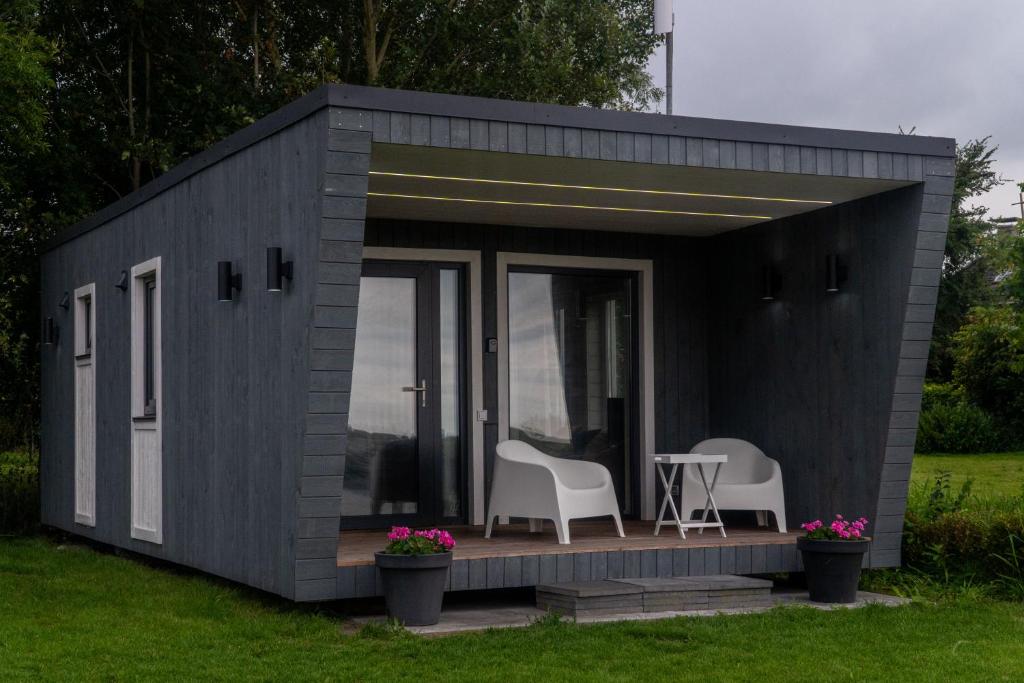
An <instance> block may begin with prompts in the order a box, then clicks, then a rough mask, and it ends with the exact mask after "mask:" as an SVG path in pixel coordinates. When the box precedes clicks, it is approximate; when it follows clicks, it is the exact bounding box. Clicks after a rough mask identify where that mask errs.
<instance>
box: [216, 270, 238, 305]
mask: <svg viewBox="0 0 1024 683" xmlns="http://www.w3.org/2000/svg"><path fill="white" fill-rule="evenodd" d="M235 290H238V291H239V292H241V291H242V274H241V273H233V272H231V261H217V301H232V300H233V299H234V298H235V297H234V291H235Z"/></svg>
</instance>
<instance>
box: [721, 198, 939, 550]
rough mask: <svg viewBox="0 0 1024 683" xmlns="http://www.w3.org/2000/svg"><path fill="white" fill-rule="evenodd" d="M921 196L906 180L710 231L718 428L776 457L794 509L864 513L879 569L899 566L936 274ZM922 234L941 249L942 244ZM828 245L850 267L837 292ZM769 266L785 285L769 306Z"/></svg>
mask: <svg viewBox="0 0 1024 683" xmlns="http://www.w3.org/2000/svg"><path fill="white" fill-rule="evenodd" d="M922 197H923V195H922V186H920V185H918V186H912V187H908V188H904V189H900V190H894V191H891V192H887V193H884V194H880V195H875V196H872V197H868V198H865V199H861V200H857V201H854V202H849V203H847V204H843V205H839V206H835V207H830V208H826V209H821V210H818V211H815V212H812V213H808V214H804V215H801V216H795V217H791V218H787V219H782V220H778V221H773V222H771V223H766V224H764V225H761V226H756V227H753V228H749V229H746V230H742V231H737V232H735V233H729V234H725V235H720V236H718V237H715V238H713V239H714V242H715V251H716V256H715V257H714V259H713V263H714V266H713V267H714V269H715V270H716V271H717V272H721V273H729V274H730V275H729V277H727V278H722V279H721V281H720V282H719V284H718V286H716V287H714V288H712V290H711V295H710V296H711V304H710V310H711V311H712V317H711V333H710V349H711V354H710V358H711V360H710V367H711V380H710V383H709V395H710V406H711V419H710V427H711V432H712V435H713V436H726V435H728V436H735V437H739V438H744V439H748V440H750V441H753V442H755V443H758V444H759V445H761V447H762V448H763V449H764V450H765V451H766V452H767V453H768V454H769V455H771V456H772V457H774V458H776V459H778V460H779V461H780V463H781V465H782V470H783V476H784V480H785V484H786V491H787V508H788V509H787V514H788V515H789V516H790V517H791V518H792V519H795V520H804V519H813V518H816V517H825V516H830V515H832V514H835V513H843V514H846V515H854V516H858V515H864V516H867V517H870V518H871V520H872V522H873V525H874V526H873V527H872V531H873V533H874V534H875V535H876V538H877V542H876V546H875V548H874V549H873V553H872V564H873V565H874V566H888V565H890V564H893V563H894V562H895V563H898V554H897V555H895V556H894V555H893V554H892V551H894V550H895V551H897V553H898V547H899V545H898V543H899V534H900V531H901V530H902V512H903V507H904V505H905V500H906V493H907V491H906V485H907V480H908V479H909V471H910V462H911V457H912V453H913V444H914V436H915V433H916V426H917V410H918V407H919V405H920V392H921V385H922V381H923V376H924V366H925V362H926V360H927V339H929V338H930V326H931V320H932V317H933V316H934V305H935V298H936V290H935V287H936V286H937V284H938V279H937V278H938V270H937V269H934V268H927V269H925V268H922V267H920V266H918V265H915V264H917V263H919V262H920V261H921V260H922V250H921V249H920V248H919V245H920V244H921V241H922V235H924V233H923V232H922V231H921V230H920V226H921V225H922V224H928V219H925V218H921V216H923V214H921V213H920V209H921V205H922ZM936 204H937V205H938V207H939V208H941V205H942V202H936ZM945 206H946V207H947V209H948V198H947V200H946V202H945ZM942 225H945V222H944V221H943V223H942ZM925 243H926V244H928V245H929V246H932V247H934V248H937V249H936V251H935V252H934V253H937V254H939V256H940V257H941V249H942V245H943V243H944V240H938V239H936V240H929V239H927V238H925ZM828 253H835V254H838V255H839V257H840V260H841V262H842V263H843V264H844V265H845V266H846V267H847V268H848V279H847V280H846V282H845V283H843V284H842V286H841V291H840V292H839V293H835V294H830V293H827V292H826V291H825V255H826V254H828ZM925 258H927V256H926V257H925ZM940 262H941V258H940ZM769 264H770V265H772V266H773V267H774V268H775V269H776V270H777V271H778V272H779V273H780V274H781V276H782V286H781V289H780V291H779V293H778V295H777V297H776V300H775V301H771V302H765V301H761V300H760V291H761V290H760V285H759V282H760V280H759V278H760V275H761V272H762V271H761V269H762V267H764V266H766V265H769ZM928 265H935V266H936V268H937V264H932V263H931V261H928ZM910 319H914V320H921V322H920V323H918V322H915V323H910V322H908V320H910ZM918 325H923V326H925V327H927V329H923V328H920V329H919V328H918V327H917V326H918ZM919 337H920V338H921V339H918V338H919ZM922 341H924V342H925V343H923V344H922V343H921V342H922Z"/></svg>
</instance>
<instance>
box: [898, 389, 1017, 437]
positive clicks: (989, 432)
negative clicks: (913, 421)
mask: <svg viewBox="0 0 1024 683" xmlns="http://www.w3.org/2000/svg"><path fill="white" fill-rule="evenodd" d="M1012 442H1013V439H1011V438H1010V436H1009V434H1008V432H1007V430H1006V429H1004V428H1003V427H1002V426H1001V425H1000V424H999V423H998V422H997V421H996V419H995V418H994V417H993V416H992V415H991V414H989V413H987V412H985V411H984V410H982V409H981V408H979V407H978V406H976V405H974V404H972V403H970V402H969V401H968V400H967V399H966V398H965V397H964V395H963V394H962V392H960V391H959V390H958V389H957V388H955V387H953V386H952V385H950V384H926V385H925V387H924V395H923V398H922V401H921V418H920V420H919V422H918V430H917V452H918V453H992V452H995V451H1002V450H1006V449H1007V448H1009V447H1010V446H1011V444H1012Z"/></svg>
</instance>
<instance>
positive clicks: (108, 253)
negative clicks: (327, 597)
mask: <svg viewBox="0 0 1024 683" xmlns="http://www.w3.org/2000/svg"><path fill="white" fill-rule="evenodd" d="M326 137H327V111H326V110H321V111H320V112H319V113H316V114H314V115H312V116H310V117H308V118H306V119H303V120H301V121H299V122H297V123H295V124H294V125H292V126H291V127H289V128H286V129H284V130H281V131H279V132H277V133H275V134H274V135H271V136H270V137H267V138H265V139H263V140H261V141H259V142H257V143H256V144H254V145H251V146H248V147H246V148H244V149H241V150H240V151H238V152H237V153H235V154H233V155H232V156H230V157H228V158H226V159H223V160H221V161H220V162H219V163H217V164H216V165H213V166H210V167H208V168H206V169H204V170H202V171H200V172H198V173H196V174H194V175H192V176H190V177H188V178H187V179H186V180H184V181H182V182H180V183H178V184H176V185H174V186H173V187H170V188H169V189H167V190H165V191H164V192H162V193H160V194H157V195H155V196H153V197H152V198H151V199H149V200H148V201H146V202H145V203H143V204H140V205H138V206H136V207H135V208H133V209H132V210H131V211H129V212H127V213H124V214H121V215H119V216H117V217H115V218H114V219H113V220H111V221H110V222H109V223H106V224H104V225H102V226H100V227H97V228H95V229H93V230H91V231H89V232H87V233H85V234H83V235H81V236H79V237H78V238H77V239H75V240H74V241H72V242H69V243H65V244H63V245H61V246H60V247H58V248H56V249H55V250H53V251H50V252H48V253H47V254H46V255H45V256H44V258H43V264H42V267H43V283H44V285H43V292H42V302H43V310H44V311H45V312H46V313H45V315H55V317H56V318H57V320H58V323H59V324H60V325H61V327H62V328H63V329H64V330H66V331H67V333H66V334H64V335H62V337H61V343H60V344H59V345H58V346H56V347H55V348H44V349H43V352H42V387H43V414H44V415H45V416H46V417H45V419H44V422H43V434H42V453H43V457H42V490H43V503H42V515H43V521H44V522H45V523H46V524H49V525H51V526H55V527H59V528H62V529H66V530H68V531H73V532H74V533H76V534H79V535H82V536H87V537H89V538H93V539H95V540H97V541H101V542H104V543H110V544H113V545H116V546H119V547H123V548H128V549H130V550H134V551H136V552H139V553H143V554H146V555H153V556H156V557H160V558H163V559H167V560H171V561H174V562H179V563H182V564H185V565H188V566H191V567H196V568H198V569H201V570H204V571H207V572H210V573H212V574H216V575H219V576H224V577H227V578H230V579H234V580H237V581H241V582H243V583H246V584H248V585H251V586H255V587H258V588H262V589H265V590H269V591H273V592H275V593H279V594H282V595H286V596H291V595H292V594H293V586H294V582H293V577H292V573H293V571H294V568H295V566H294V559H293V557H294V552H295V534H296V517H295V492H296V488H297V485H298V481H297V475H298V472H297V468H298V464H299V462H300V461H299V458H298V457H297V454H298V453H300V452H301V448H302V437H303V430H304V427H305V417H306V401H307V396H306V385H307V382H308V381H309V363H310V355H309V340H308V337H309V329H310V322H311V317H312V314H313V297H314V294H315V291H316V290H315V282H314V281H315V279H316V270H315V268H312V264H315V263H316V262H317V248H318V244H317V237H318V233H319V221H320V213H321V211H320V205H321V195H320V192H321V183H322V182H323V173H322V169H323V165H324V151H325V147H326ZM268 246H281V247H283V248H284V252H285V255H286V258H289V259H292V260H294V261H295V263H296V274H295V279H294V280H293V281H292V282H291V284H290V286H289V287H287V288H286V290H285V291H284V292H282V293H279V294H272V293H269V292H267V291H266V284H265V283H266V248H267V247H268ZM154 256H160V257H161V259H162V263H161V267H162V271H161V277H162V294H161V296H162V301H163V313H162V315H163V397H162V399H163V429H162V432H163V531H164V533H163V544H162V545H154V544H151V543H146V542H143V541H138V540H133V539H131V538H130V506H131V483H130V482H131V464H130V459H129V454H130V447H129V444H130V442H131V438H130V432H129V420H130V412H129V393H130V392H129V386H130V385H129V379H130V377H129V339H130V329H129V295H128V294H127V293H122V292H121V291H120V290H118V289H116V288H115V287H114V284H115V283H116V282H117V280H118V277H119V275H120V273H121V271H122V270H130V269H131V267H132V266H133V265H134V264H136V263H140V262H142V261H144V260H146V259H149V258H152V257H154ZM218 260H231V261H232V262H233V263H234V266H235V270H236V272H241V273H242V284H243V287H242V291H241V293H240V294H237V295H236V297H237V298H236V301H234V302H232V303H219V302H218V301H217V296H216V295H217V290H216V282H217V281H216V274H217V261H218ZM88 282H96V302H95V304H96V305H95V310H96V340H95V343H96V351H97V354H96V358H97V364H96V372H97V392H96V399H97V442H96V445H97V448H96V453H97V458H96V461H97V477H96V480H97V491H96V499H97V510H96V527H95V529H90V528H88V527H83V526H80V525H76V524H75V523H74V515H73V504H74V494H73V486H74V444H73V429H71V425H73V423H74V420H73V412H72V411H73V400H72V399H73V391H72V390H71V388H72V383H73V366H74V360H73V357H72V353H73V351H72V343H71V342H72V336H71V334H70V330H71V322H70V315H69V314H67V315H64V314H62V313H60V312H59V309H56V304H57V301H58V300H59V299H60V296H61V294H62V293H63V292H64V291H66V290H67V291H70V290H73V289H74V288H75V287H78V286H81V285H82V284H85V283H88ZM100 359H102V360H100Z"/></svg>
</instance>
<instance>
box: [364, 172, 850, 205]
mask: <svg viewBox="0 0 1024 683" xmlns="http://www.w3.org/2000/svg"><path fill="white" fill-rule="evenodd" d="M370 175H379V176H391V177H394V178H417V179H420V180H453V181H458V182H462V183H486V184H492V185H518V186H523V187H551V188H557V189H562V190H600V191H602V192H632V193H636V194H655V195H668V196H673V197H708V198H711V199H743V200H749V201H757V202H785V203H789V204H822V205H827V204H831V203H832V202H830V201H825V200H821V199H788V198H785V197H753V196H748V195H741V194H710V193H707V192H676V191H674V190H638V189H635V188H631V187H604V186H601V185H569V184H565V183H541V182H534V181H526V180H494V179H491V178H463V177H461V176H447V175H430V174H427V173H397V172H394V171H370Z"/></svg>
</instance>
